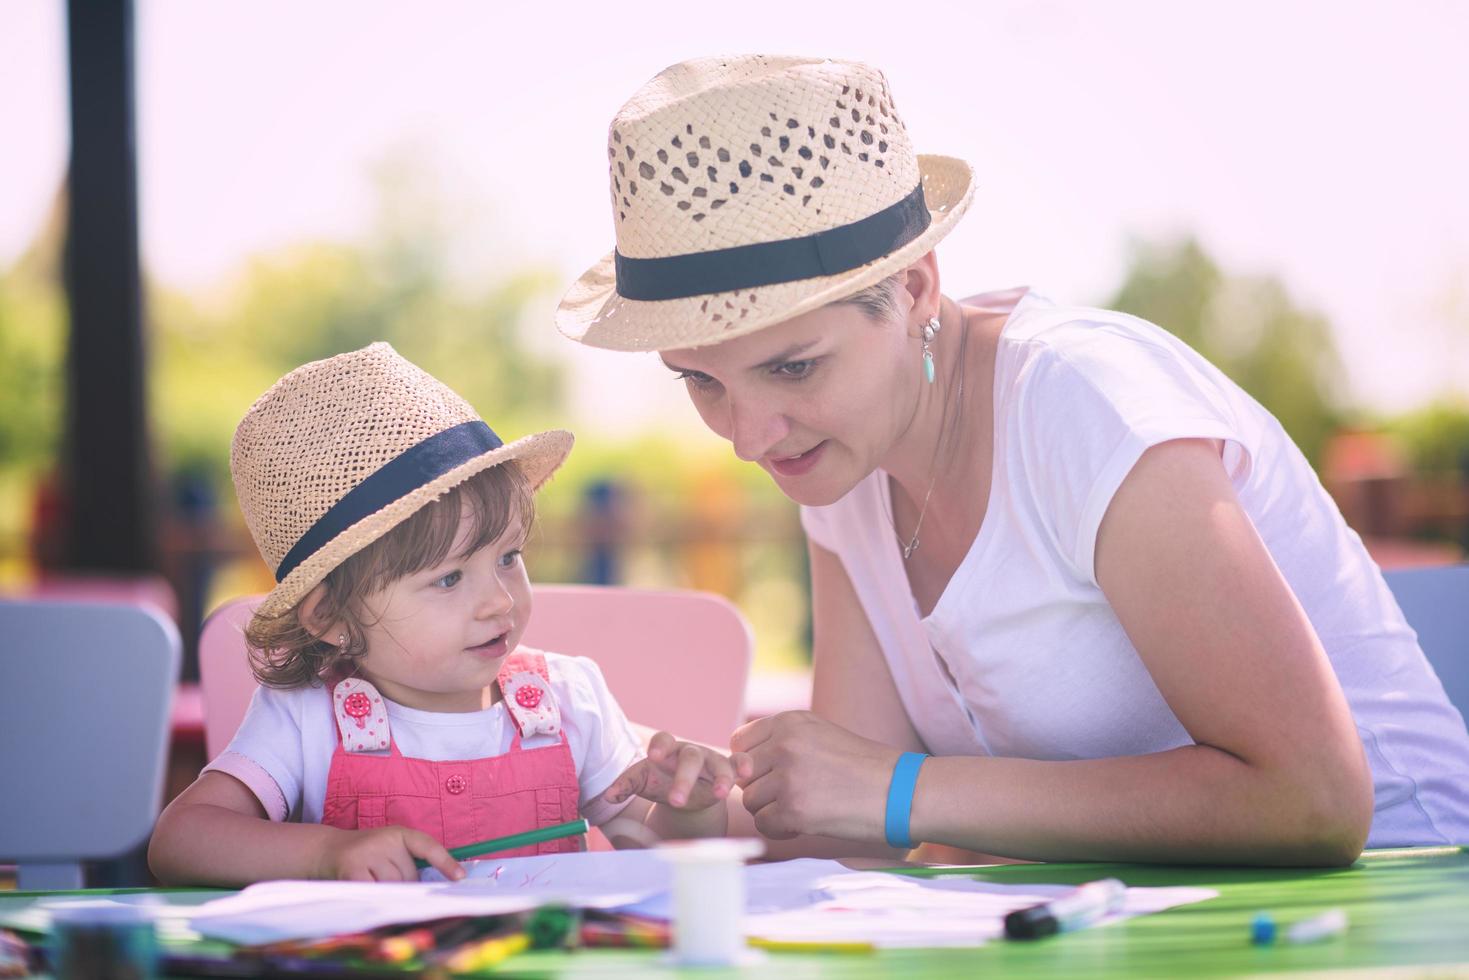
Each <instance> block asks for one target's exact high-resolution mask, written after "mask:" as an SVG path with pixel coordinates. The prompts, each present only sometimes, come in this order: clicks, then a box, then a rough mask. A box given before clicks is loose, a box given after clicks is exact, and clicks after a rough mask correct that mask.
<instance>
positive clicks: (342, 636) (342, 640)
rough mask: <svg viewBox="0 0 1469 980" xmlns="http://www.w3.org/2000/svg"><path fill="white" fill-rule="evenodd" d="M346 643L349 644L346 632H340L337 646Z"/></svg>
mask: <svg viewBox="0 0 1469 980" xmlns="http://www.w3.org/2000/svg"><path fill="white" fill-rule="evenodd" d="M346 645H347V634H346V633H338V634H337V646H339V647H344V646H346Z"/></svg>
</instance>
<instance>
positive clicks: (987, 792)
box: [910, 745, 1372, 866]
mask: <svg viewBox="0 0 1469 980" xmlns="http://www.w3.org/2000/svg"><path fill="white" fill-rule="evenodd" d="M1371 818H1372V801H1371V792H1370V785H1369V787H1368V792H1367V794H1366V798H1365V799H1363V798H1362V794H1361V793H1360V792H1359V791H1358V787H1356V786H1355V785H1354V784H1353V782H1352V780H1351V779H1350V778H1349V777H1346V776H1344V777H1343V778H1341V779H1334V778H1332V777H1331V776H1330V775H1329V774H1322V773H1318V774H1317V775H1316V777H1314V778H1303V777H1301V776H1299V775H1297V776H1294V777H1293V776H1291V775H1289V774H1288V773H1286V772H1284V771H1282V770H1269V769H1266V768H1262V767H1258V766H1252V765H1251V764H1249V763H1247V762H1245V761H1244V760H1241V759H1239V758H1237V757H1235V756H1233V755H1230V754H1229V753H1227V752H1223V751H1221V750H1219V749H1215V748H1212V747H1209V746H1205V745H1190V746H1185V747H1182V748H1177V749H1172V750H1169V751H1167V752H1159V753H1155V754H1152V755H1145V756H1129V757H1122V758H1111V759H1096V760H1078V761H1065V762H1040V761H1033V760H1027V759H1004V758H969V757H956V756H951V757H940V758H931V759H928V760H927V761H926V762H925V763H924V765H923V768H922V770H921V771H920V774H919V779H918V787H917V790H916V792H915V795H914V801H913V810H912V819H911V824H910V827H911V834H912V837H913V839H914V840H925V841H932V842H935V843H942V844H950V845H954V846H958V847H966V848H972V849H975V850H981V851H987V852H990V853H994V854H1005V855H1009V856H1011V857H1017V858H1027V859H1032V860H1042V861H1065V860H1084V861H1168V862H1220V863H1246V864H1283V865H1309V866H1318V865H1342V864H1348V863H1350V862H1351V861H1353V860H1354V859H1355V858H1356V857H1357V855H1358V854H1359V853H1360V852H1361V849H1362V845H1363V843H1364V842H1365V840H1366V836H1367V831H1368V828H1369V827H1370V825H1371Z"/></svg>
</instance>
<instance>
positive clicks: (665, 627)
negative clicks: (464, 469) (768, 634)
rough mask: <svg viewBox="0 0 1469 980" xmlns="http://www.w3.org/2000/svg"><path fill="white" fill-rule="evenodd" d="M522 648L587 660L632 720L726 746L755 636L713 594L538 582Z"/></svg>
mask: <svg viewBox="0 0 1469 980" xmlns="http://www.w3.org/2000/svg"><path fill="white" fill-rule="evenodd" d="M535 602H536V608H535V615H533V616H532V617H531V621H530V626H529V627H527V628H526V631H525V639H524V641H523V642H524V643H526V644H527V645H528V646H532V647H536V648H538V649H542V650H554V651H555V652H557V653H567V654H575V655H578V656H584V657H590V658H591V659H593V660H595V661H596V662H597V664H598V665H599V666H600V667H601V668H602V673H603V675H604V676H605V677H606V678H607V686H608V687H609V688H610V689H611V690H612V693H613V694H614V695H616V697H617V702H618V703H619V704H620V705H622V710H623V711H624V712H626V713H627V716H628V718H629V719H631V720H632V721H635V722H637V723H638V724H640V725H647V726H648V727H650V728H655V729H662V730H664V731H669V732H672V733H673V734H675V735H677V736H679V737H680V738H686V739H691V740H693V741H696V742H704V743H707V744H709V745H714V746H718V747H721V748H728V746H729V734H730V732H732V731H734V730H735V728H736V727H737V726H738V725H739V724H740V723H741V722H743V721H744V713H745V686H746V684H747V683H748V681H749V678H750V663H751V661H752V660H753V659H754V653H755V640H754V634H753V633H752V632H751V630H750V624H749V622H748V621H747V620H746V619H745V617H744V614H743V613H741V612H740V611H739V609H738V608H736V607H735V605H734V603H732V602H730V601H729V600H728V599H725V598H724V597H723V596H718V595H714V594H713V593H710V592H695V591H692V590H672V591H660V590H651V589H629V588H623V587H620V586H605V585H542V586H537V587H536V589H535Z"/></svg>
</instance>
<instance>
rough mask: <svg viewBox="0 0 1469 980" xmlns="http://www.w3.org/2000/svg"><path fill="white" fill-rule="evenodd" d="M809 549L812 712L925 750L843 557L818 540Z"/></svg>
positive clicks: (876, 738) (909, 748) (860, 731)
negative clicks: (812, 638) (909, 718)
mask: <svg viewBox="0 0 1469 980" xmlns="http://www.w3.org/2000/svg"><path fill="white" fill-rule="evenodd" d="M807 550H808V551H809V553H810V556H811V621H812V626H813V629H812V632H813V633H814V635H815V640H814V642H813V645H812V651H811V656H812V663H813V668H812V672H813V677H812V684H811V710H812V712H814V713H815V714H817V715H819V716H820V717H822V718H825V719H826V720H827V721H830V722H832V723H834V724H837V725H840V726H842V727H843V728H845V729H847V730H848V731H850V732H853V733H855V734H857V735H861V736H862V737H863V738H869V739H872V740H873V741H874V742H881V743H883V744H884V745H891V746H892V747H893V748H895V749H899V750H901V751H905V752H922V751H924V747H923V741H922V740H921V739H920V738H919V737H918V732H917V731H915V730H914V728H913V723H912V722H911V721H909V720H908V712H907V711H906V710H905V709H904V707H903V702H902V701H901V700H900V699H899V697H898V688H897V685H896V684H894V683H893V675H892V671H891V670H890V669H889V668H888V662H887V658H886V657H884V656H883V653H882V647H881V646H879V645H878V642H877V637H876V636H874V635H873V633H872V626H871V624H870V623H869V622H868V621H867V613H866V612H864V611H863V609H862V602H861V600H860V599H858V598H857V590H856V589H855V588H853V587H852V580H851V579H850V578H848V577H847V570H846V569H845V568H843V567H842V562H841V559H840V558H838V557H837V556H836V555H834V554H832V553H831V552H830V551H827V550H826V549H825V548H823V547H821V546H820V545H818V544H816V543H815V542H809V543H808V545H807Z"/></svg>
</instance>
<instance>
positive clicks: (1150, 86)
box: [0, 0, 1469, 431]
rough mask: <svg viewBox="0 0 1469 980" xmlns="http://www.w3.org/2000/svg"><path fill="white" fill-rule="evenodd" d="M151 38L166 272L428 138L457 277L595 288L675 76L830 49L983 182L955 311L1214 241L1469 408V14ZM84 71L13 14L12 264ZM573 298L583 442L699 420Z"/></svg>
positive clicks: (1048, 13)
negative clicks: (579, 319)
mask: <svg viewBox="0 0 1469 980" xmlns="http://www.w3.org/2000/svg"><path fill="white" fill-rule="evenodd" d="M137 26H138V32H137V34H138V47H139V50H138V82H139V150H140V166H141V175H142V186H141V201H142V215H143V246H144V255H145V261H146V262H147V264H148V266H149V269H150V272H151V274H152V275H154V276H155V277H157V278H159V279H161V280H163V281H165V282H167V283H170V284H172V285H175V286H181V287H187V288H207V287H209V286H211V285H213V284H217V283H219V282H221V281H223V280H224V279H225V278H226V277H227V276H228V275H229V273H230V272H231V270H233V269H235V268H237V267H238V265H239V264H240V262H241V261H242V259H243V258H244V257H245V256H247V255H249V254H251V253H253V252H259V251H264V250H269V249H271V248H274V247H276V246H279V245H281V244H282V243H285V242H289V241H292V240H297V239H301V238H304V237H308V236H324V235H336V236H345V235H352V234H355V233H358V232H360V231H361V230H362V229H363V227H364V226H365V222H366V221H367V220H368V218H369V216H370V215H369V207H368V204H369V202H370V201H371V199H372V198H371V185H370V181H369V176H368V175H369V170H370V167H371V164H372V163H373V162H374V161H377V160H381V159H383V158H384V156H385V155H387V154H389V153H391V152H395V151H397V152H403V151H404V148H407V149H408V150H409V151H410V152H412V153H414V154H415V155H417V156H419V157H420V158H421V159H422V160H423V162H424V166H425V167H426V168H428V170H429V172H431V173H433V174H434V175H436V178H437V181H438V190H439V192H440V194H441V195H442V197H443V198H444V200H446V201H449V202H452V203H453V204H454V214H455V215H456V216H458V217H459V219H460V220H459V224H460V227H458V228H457V229H456V232H457V234H458V236H459V242H458V247H459V251H458V252H456V261H457V263H458V264H460V265H462V266H464V267H467V268H468V267H474V268H483V270H484V275H485V276H486V277H494V276H495V275H497V273H498V270H499V268H501V267H502V266H505V265H515V264H519V263H521V262H524V261H535V262H544V263H549V264H550V265H551V266H552V267H553V268H556V269H558V270H560V273H561V276H562V280H563V282H564V283H566V284H569V283H570V282H571V281H572V280H573V279H574V278H575V277H576V276H577V275H578V274H579V273H580V272H581V271H582V270H583V268H585V267H586V266H588V265H590V264H591V263H592V262H593V261H594V260H595V259H596V258H597V257H598V256H600V255H601V254H603V253H604V252H606V251H607V250H609V249H610V248H611V246H612V225H611V218H610V215H609V213H608V210H607V191H606V186H605V181H606V169H605V161H606V156H605V149H604V139H605V133H606V126H607V122H608V120H609V119H610V118H611V116H612V114H613V113H614V112H615V111H616V109H617V108H618V106H619V105H620V104H621V103H622V101H623V100H624V99H625V98H626V97H627V96H628V95H630V94H631V93H632V92H633V91H634V90H635V89H636V88H637V87H638V86H639V85H640V84H642V82H644V81H645V80H646V79H647V78H649V77H651V76H652V75H653V74H655V73H656V72H657V71H659V70H660V69H662V68H663V67H665V66H666V65H668V64H671V63H673V62H675V61H679V60H682V59H684V58H688V57H693V56H697V55H707V54H720V53H730V52H739V51H752V50H759V51H768V52H776V53H799V54H820V55H828V56H835V57H849V58H858V59H862V60H866V61H870V62H872V63H873V64H876V65H878V66H879V67H881V68H882V69H883V70H884V71H885V72H886V73H887V76H888V79H889V82H890V84H891V86H892V89H893V93H894V95H895V98H896V101H897V103H898V105H899V107H900V109H901V111H902V113H903V116H904V119H905V120H906V121H907V123H908V126H909V129H910V132H911V134H912V135H913V138H914V142H915V144H916V146H917V147H918V148H919V149H920V150H921V151H925V152H935V153H946V154H951V155H955V156H961V157H965V158H967V159H968V160H970V161H971V162H972V163H973V164H974V165H975V168H976V171H977V174H978V193H977V198H976V204H975V206H974V208H973V209H972V210H971V211H970V213H969V215H968V216H967V217H966V218H965V220H964V222H963V223H962V224H961V225H960V227H959V228H958V230H957V231H956V232H955V233H954V234H953V235H951V236H950V237H949V238H948V239H947V240H946V241H945V242H944V244H943V245H942V246H941V248H940V257H941V260H942V268H943V270H944V275H945V280H946V285H947V287H948V290H949V291H950V292H951V293H952V294H959V295H962V294H965V293H969V292H975V291H979V290H982V289H989V288H1001V287H1005V286H1009V285H1014V284H1017V283H1029V284H1032V285H1036V286H1038V287H1041V288H1043V289H1044V290H1045V291H1046V292H1048V293H1049V294H1051V295H1052V296H1054V297H1056V298H1057V299H1062V300H1070V301H1076V302H1097V301H1099V300H1101V299H1103V298H1104V297H1105V296H1106V295H1107V294H1108V293H1109V292H1110V291H1111V290H1112V289H1113V288H1114V287H1115V285H1116V284H1117V282H1118V280H1119V278H1120V276H1121V274H1122V271H1123V268H1124V265H1125V262H1126V258H1127V255H1128V242H1129V241H1130V240H1131V239H1133V238H1137V237H1156V236H1160V235H1166V234H1169V233H1174V232H1192V233H1194V234H1196V235H1197V236H1198V237H1199V238H1200V239H1201V240H1202V241H1203V243H1204V245H1205V247H1206V248H1207V249H1208V250H1209V251H1210V252H1211V253H1212V254H1214V255H1215V257H1216V258H1217V259H1218V260H1219V261H1221V262H1222V263H1223V264H1224V266H1225V267H1226V268H1227V269H1228V270H1230V271H1233V272H1240V273H1275V274H1278V275H1280V276H1281V277H1282V278H1283V279H1284V280H1285V281H1286V283H1287V285H1288V286H1289V288H1290V290H1291V291H1292V294H1293V295H1294V297H1295V298H1296V299H1297V301H1298V302H1301V303H1303V304H1306V305H1308V306H1311V307H1314V308H1316V309H1318V310H1320V311H1322V312H1323V313H1325V314H1326V315H1327V316H1328V317H1329V318H1330V319H1331V320H1332V322H1333V323H1334V325H1335V327H1336V330H1337V341H1338V345H1339V347H1340V348H1341V351H1342V354H1343V357H1344V359H1345V361H1346V364H1347V369H1348V378H1347V389H1348V390H1349V391H1350V392H1351V393H1352V394H1353V396H1354V397H1355V398H1356V399H1357V400H1358V401H1359V402H1361V403H1363V404H1366V405H1368V406H1372V407H1377V408H1382V409H1386V410H1398V409H1403V408H1407V407H1411V406H1414V405H1417V404H1420V403H1422V402H1424V401H1426V400H1428V399H1429V398H1430V397H1432V396H1433V395H1435V394H1438V393H1442V392H1444V391H1447V390H1450V389H1452V390H1457V391H1459V392H1462V393H1469V286H1466V285H1465V283H1466V282H1469V181H1466V178H1465V174H1469V135H1466V132H1469V124H1466V115H1465V108H1464V106H1465V103H1466V98H1469V67H1466V65H1469V59H1466V58H1465V56H1464V49H1463V45H1464V41H1465V39H1466V38H1469V4H1464V3H1459V2H1455V0H1440V2H1430V0H1420V2H1412V0H1408V2H1402V3H1395V4H1391V5H1389V4H1387V3H1381V4H1377V3H1371V4H1369V3H1360V2H1351V0H1345V2H1343V0H1337V2H1331V0H1319V2H1285V0H1273V2H1255V0H1247V2H1240V0H1234V2H1218V3H1178V2H1176V0H1147V2H1143V0H1136V2H1116V0H1110V2H1107V3H1092V2H1086V0H1067V2H996V0H967V2H955V3H943V2H927V3H923V4H915V5H907V6H903V5H894V4H892V3H888V2H875V0H848V2H845V3H838V4H805V5H802V4H794V3H791V2H790V0H746V2H744V3H740V4H733V5H731V4H727V3H722V4H701V3H696V2H689V0H680V2H667V0H641V2H637V3H597V4H590V3H582V2H576V0H573V2H560V3H557V2H549V3H535V4H502V3H468V2H462V3H455V2H445V0H437V2H425V3H414V4H403V3H386V2H371V0H351V2H336V0H334V2H325V0H314V2H311V3H300V2H297V0H290V2H279V0H248V2H240V0H229V2H225V0H220V2H213V3H206V4H201V3H192V2H186V0H139V2H138V25H137ZM63 59H64V5H63V4H61V3H60V2H53V0H9V2H7V3H5V4H4V5H3V7H0V132H3V133H4V138H5V140H6V141H7V144H8V145H7V146H6V147H5V148H4V152H3V156H0V173H3V175H4V180H0V263H4V262H8V261H9V260H11V259H13V258H14V257H15V255H16V254H17V253H18V252H19V251H20V250H21V249H22V248H23V247H24V246H25V244H26V243H27V242H28V241H29V240H30V238H31V237H32V236H33V235H34V233H35V231H36V228H37V225H38V223H39V222H40V220H41V217H42V214H43V213H44V210H45V208H46V206H47V203H48V201H49V199H50V197H51V194H52V193H53V191H54V189H55V186H56V184H57V182H58V181H59V180H60V176H61V172H62V167H63V162H64V157H65V153H66V143H67V135H66V106H65V98H66V88H65V73H64V60H63ZM553 305H554V298H548V299H547V300H546V301H545V303H544V307H543V308H542V309H539V310H538V311H536V313H537V320H536V322H537V323H543V324H544V325H545V326H544V330H543V331H541V333H542V336H543V337H544V345H545V348H546V349H547V350H550V351H552V352H555V353H556V354H557V355H558V356H562V357H564V358H566V359H567V361H568V363H569V364H571V365H572V366H573V368H574V370H575V372H576V374H577V377H578V378H579V381H580V383H579V384H578V386H577V390H578V392H579V395H578V402H577V404H576V405H575V406H574V409H575V412H574V414H575V416H576V417H575V418H573V419H572V420H570V421H571V423H572V424H573V425H577V426H579V427H581V428H583V429H591V430H594V431H595V430H597V429H599V428H613V427H617V428H620V427H624V426H627V425H634V424H679V425H693V424H696V422H697V420H696V419H695V417H694V414H693V412H692V410H691V409H690V408H689V407H688V406H687V405H686V404H682V403H683V402H684V396H683V394H682V392H681V389H679V387H678V386H677V385H675V384H674V383H673V382H672V381H669V380H665V379H666V378H667V377H668V375H667V373H666V372H664V371H662V369H661V368H658V367H657V366H656V365H655V364H653V363H651V359H650V358H646V357H631V356H629V355H617V354H610V353H605V352H598V351H589V350H585V349H582V348H579V347H578V346H576V345H573V344H571V343H570V342H566V341H562V340H561V339H560V338H559V337H556V336H555V335H554V328H553V327H552V326H551V325H550V311H551V308H552V306H553ZM645 378H651V379H656V380H650V381H647V383H643V379H645ZM670 419H672V420H674V422H673V423H670V422H669V421H668V420H670Z"/></svg>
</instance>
